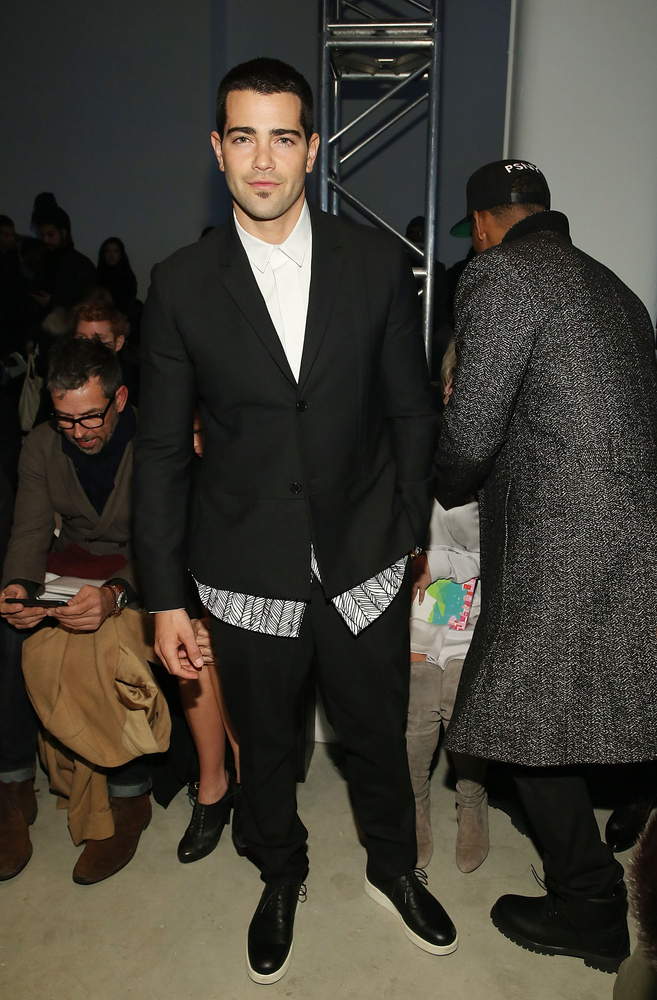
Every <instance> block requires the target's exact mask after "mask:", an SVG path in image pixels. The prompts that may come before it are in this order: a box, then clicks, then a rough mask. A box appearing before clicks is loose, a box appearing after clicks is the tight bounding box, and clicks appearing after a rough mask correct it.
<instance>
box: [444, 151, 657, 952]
mask: <svg viewBox="0 0 657 1000" xmlns="http://www.w3.org/2000/svg"><path fill="white" fill-rule="evenodd" d="M549 199H550V195H549V189H548V187H547V183H546V181H545V178H544V177H543V175H542V174H541V173H540V171H539V170H538V169H537V168H536V167H535V166H534V165H533V164H528V163H525V162H524V161H521V162H514V161H498V162H497V163H493V164H488V165H487V166H485V167H482V168H481V169H480V170H479V171H477V172H476V173H475V174H474V175H473V176H472V177H471V178H470V180H469V182H468V219H467V220H463V222H464V223H465V224H466V225H467V224H468V222H469V225H470V230H471V235H472V240H473V246H474V248H475V250H476V251H477V256H476V257H475V259H474V260H473V261H472V262H471V263H470V265H469V266H468V267H467V268H466V270H465V272H464V274H463V276H462V278H461V280H460V283H459V287H458V291H457V296H456V303H455V315H456V347H457V355H458V361H457V368H456V376H455V380H454V389H453V395H452V399H451V401H450V405H449V407H447V409H446V411H445V417H444V424H443V428H442V432H441V438H440V442H439V449H438V454H437V489H436V495H437V497H438V500H439V501H440V502H441V503H442V504H443V505H444V506H447V507H449V506H453V505H455V504H457V503H459V502H462V501H463V498H464V497H466V496H467V495H468V494H471V493H472V492H473V491H475V490H477V491H479V492H478V498H479V502H480V511H481V580H482V608H481V615H480V618H479V621H478V624H477V627H476V629H475V634H474V638H473V642H472V645H471V647H470V651H469V653H468V656H467V658H466V661H465V665H464V668H463V674H462V677H461V684H460V687H459V692H458V696H457V700H456V705H455V708H454V714H453V717H452V721H451V724H450V729H449V736H448V738H447V746H448V747H449V749H450V750H452V751H457V752H459V751H460V752H465V753H470V754H474V755H477V756H480V757H488V758H493V759H496V760H501V761H509V762H512V763H513V764H516V765H521V767H520V768H519V769H518V771H517V774H516V782H517V784H518V788H519V791H520V794H521V797H522V799H523V802H524V804H525V807H526V808H527V811H528V813H529V816H530V819H531V821H532V824H533V826H534V828H535V830H536V833H537V835H538V838H539V841H540V842H541V845H542V847H543V854H544V857H543V862H544V869H545V878H546V884H547V895H546V896H543V897H538V898H530V897H522V896H504V897H502V899H500V900H498V902H497V903H496V904H495V907H494V908H493V911H492V914H491V916H492V918H493V921H494V923H495V924H496V926H498V928H499V929H500V930H501V931H502V932H503V933H505V934H506V935H507V936H508V937H510V938H511V939H512V940H514V941H516V942H517V943H519V944H521V945H523V946H524V947H527V948H530V949H531V950H534V951H540V952H543V953H547V954H570V955H573V954H574V955H577V956H579V957H582V958H584V959H585V960H586V961H587V963H588V964H593V965H595V966H596V967H598V968H603V969H606V970H608V971H615V969H616V968H617V966H618V964H619V962H620V961H621V960H622V959H623V958H624V957H625V955H626V954H627V953H628V947H629V944H628V938H627V922H626V892H625V887H624V884H623V882H622V871H623V870H622V868H621V866H620V865H619V864H618V862H616V861H615V860H614V857H613V854H612V852H611V850H610V849H609V848H608V847H607V845H606V844H604V843H603V842H602V841H601V839H600V834H599V830H598V827H597V823H596V820H595V817H594V814H593V809H592V806H591V802H590V798H589V796H588V791H587V789H586V785H585V783H584V781H583V779H582V778H581V777H580V776H579V775H578V774H576V773H573V772H572V770H570V769H569V768H570V767H571V766H572V765H577V764H582V763H615V762H631V761H641V760H646V759H649V758H655V757H657V726H656V725H655V721H656V720H655V716H656V712H655V707H656V705H657V670H656V669H655V668H656V667H657V601H656V600H655V592H656V591H657V475H656V473H657V368H656V366H655V357H654V350H653V338H652V325H651V321H650V318H649V316H648V313H647V311H646V309H645V307H644V306H643V305H642V303H641V302H640V300H639V299H638V298H637V297H636V295H634V293H633V292H631V291H630V289H629V288H627V286H626V285H624V284H623V282H622V281H620V279H619V278H618V277H617V276H616V275H615V274H613V273H612V272H611V271H610V270H608V269H607V268H606V267H604V266H603V265H602V264H600V263H598V262H597V261H595V260H593V259H592V258H591V257H589V256H587V255H586V254H585V253H583V252H582V251H580V250H578V249H576V248H575V247H574V246H573V245H572V243H571V240H570V236H569V226H568V220H567V219H566V217H565V216H564V215H562V214H561V213H559V212H552V211H549V206H550V200H549ZM459 227H461V229H462V228H463V223H460V224H458V226H456V227H454V230H452V231H453V232H454V233H455V234H458V230H459Z"/></svg>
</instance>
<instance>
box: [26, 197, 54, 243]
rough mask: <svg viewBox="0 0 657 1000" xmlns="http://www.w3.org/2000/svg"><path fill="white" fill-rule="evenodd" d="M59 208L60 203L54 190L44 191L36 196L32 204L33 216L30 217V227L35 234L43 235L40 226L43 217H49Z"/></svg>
mask: <svg viewBox="0 0 657 1000" xmlns="http://www.w3.org/2000/svg"><path fill="white" fill-rule="evenodd" d="M57 208H59V205H58V204H57V199H56V198H55V196H54V194H53V193H52V191H42V192H41V194H38V195H37V196H36V197H35V199H34V204H33V205H32V216H31V218H30V229H31V230H32V232H33V233H34V235H35V236H39V237H40V236H41V233H40V231H39V226H40V225H41V220H42V218H44V216H48V217H49V216H50V215H51V214H52V212H53V211H54V210H55V209H57Z"/></svg>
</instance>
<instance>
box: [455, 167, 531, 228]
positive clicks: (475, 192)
mask: <svg viewBox="0 0 657 1000" xmlns="http://www.w3.org/2000/svg"><path fill="white" fill-rule="evenodd" d="M519 177H523V178H524V177H528V178H529V183H527V182H526V183H524V184H523V185H522V186H523V188H525V190H524V191H512V190H511V189H512V187H513V183H514V181H516V180H518V178H519ZM466 195H467V201H468V214H467V215H466V217H465V219H461V221H460V222H457V223H456V225H455V226H452V228H451V229H450V235H451V236H465V237H469V236H470V219H471V217H472V213H473V212H483V211H484V209H487V208H496V207H497V205H543V206H544V207H545V208H548V209H549V207H550V189H549V187H548V184H547V181H546V180H545V177H544V176H543V174H542V173H541V171H540V170H539V169H538V167H536V166H534V164H533V163H529V162H528V161H527V160H495V162H494V163H487V164H486V166H484V167H479V170H475V172H474V173H473V175H472V176H471V177H470V179H469V181H468V185H467V188H466Z"/></svg>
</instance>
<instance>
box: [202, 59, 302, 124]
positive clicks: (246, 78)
mask: <svg viewBox="0 0 657 1000" xmlns="http://www.w3.org/2000/svg"><path fill="white" fill-rule="evenodd" d="M232 90H255V92H256V94H296V96H297V97H298V98H299V100H300V101H301V115H300V118H301V127H302V129H303V131H304V135H305V137H306V142H308V140H309V139H310V137H311V135H312V134H313V132H314V130H315V129H314V104H313V92H312V90H311V89H310V84H309V83H308V81H307V80H306V78H305V76H303V75H302V74H301V73H300V72H299V71H298V70H296V69H295V68H294V66H289V65H288V64H287V63H284V62H281V60H280V59H267V58H265V57H264V56H263V57H260V58H258V59H251V60H250V61H249V62H245V63H240V64H239V66H233V68H232V69H231V70H229V71H228V73H226V75H225V77H224V78H223V80H222V81H221V83H220V84H219V89H218V90H217V132H218V133H219V136H220V137H221V138H222V139H223V137H224V129H225V128H226V99H227V97H228V95H229V94H230V92H231V91H232Z"/></svg>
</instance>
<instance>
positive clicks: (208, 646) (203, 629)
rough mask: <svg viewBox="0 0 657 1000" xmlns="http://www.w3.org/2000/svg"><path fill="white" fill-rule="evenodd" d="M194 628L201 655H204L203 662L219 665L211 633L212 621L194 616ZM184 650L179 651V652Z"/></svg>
mask: <svg viewBox="0 0 657 1000" xmlns="http://www.w3.org/2000/svg"><path fill="white" fill-rule="evenodd" d="M192 628H193V629H194V636H195V637H196V641H197V643H198V647H199V649H200V650H201V655H202V657H203V663H205V664H209V665H210V666H214V667H216V666H217V658H216V656H215V655H214V647H213V645H212V636H211V635H210V623H209V621H208V619H207V618H192ZM181 652H182V650H179V651H178V654H179V655H180V653H181Z"/></svg>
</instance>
